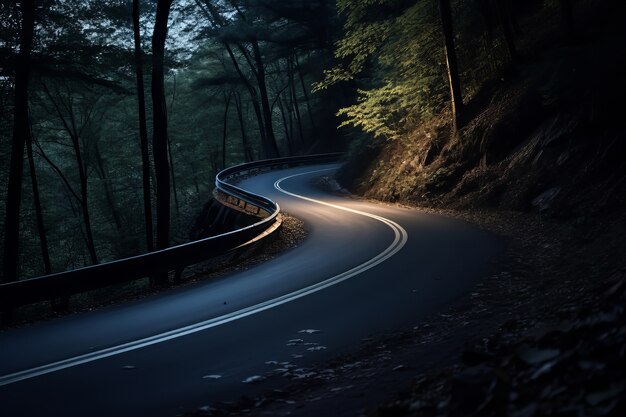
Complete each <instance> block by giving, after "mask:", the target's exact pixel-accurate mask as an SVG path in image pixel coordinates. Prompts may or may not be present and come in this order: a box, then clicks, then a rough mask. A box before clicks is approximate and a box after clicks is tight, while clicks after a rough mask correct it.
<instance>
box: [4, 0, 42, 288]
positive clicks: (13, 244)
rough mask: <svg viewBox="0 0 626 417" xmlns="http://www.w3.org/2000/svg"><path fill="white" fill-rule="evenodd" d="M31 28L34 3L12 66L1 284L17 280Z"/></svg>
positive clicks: (25, 12)
mask: <svg viewBox="0 0 626 417" xmlns="http://www.w3.org/2000/svg"><path fill="white" fill-rule="evenodd" d="M34 28H35V1H34V0H25V1H23V2H22V30H21V32H20V52H19V55H18V56H17V61H16V65H15V108H14V114H13V142H12V147H11V162H10V168H9V184H8V188H7V196H6V212H5V221H4V254H3V255H4V256H3V258H2V282H13V281H17V279H18V268H19V263H18V258H19V253H20V251H19V243H20V242H19V240H20V205H21V202H22V179H23V175H24V172H23V171H24V144H25V143H27V142H28V141H30V122H29V120H28V79H29V70H30V65H29V61H30V52H31V49H32V46H33V32H34Z"/></svg>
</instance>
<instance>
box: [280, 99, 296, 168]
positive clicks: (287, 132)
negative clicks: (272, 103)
mask: <svg viewBox="0 0 626 417" xmlns="http://www.w3.org/2000/svg"><path fill="white" fill-rule="evenodd" d="M278 108H279V110H280V115H281V118H282V120H283V128H284V130H285V141H286V142H287V151H288V152H289V155H290V156H291V155H293V146H292V144H291V131H292V129H291V128H290V126H289V122H287V116H286V115H285V106H284V105H283V100H282V99H281V98H280V96H278Z"/></svg>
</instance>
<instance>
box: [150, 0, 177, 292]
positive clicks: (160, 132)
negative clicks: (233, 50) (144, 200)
mask: <svg viewBox="0 0 626 417" xmlns="http://www.w3.org/2000/svg"><path fill="white" fill-rule="evenodd" d="M172 1H173V0H159V1H158V2H157V10H156V19H155V24H154V32H153V35H152V108H153V124H154V125H153V136H152V151H153V155H154V170H155V172H156V195H157V198H156V200H157V201H156V248H157V249H165V248H167V247H168V246H169V232H170V172H169V159H168V150H167V147H168V146H167V145H168V141H167V106H166V104H165V86H164V69H163V59H164V53H165V39H166V37H167V20H168V17H169V12H170V8H171V6H172ZM166 279H167V277H166V276H165V278H164V277H163V276H161V277H159V278H158V279H156V280H153V281H154V283H155V284H162V283H165V280H166Z"/></svg>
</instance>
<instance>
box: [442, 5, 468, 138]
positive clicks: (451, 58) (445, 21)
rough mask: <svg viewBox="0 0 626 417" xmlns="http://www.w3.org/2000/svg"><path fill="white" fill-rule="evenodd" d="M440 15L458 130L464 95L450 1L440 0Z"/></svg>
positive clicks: (454, 116)
mask: <svg viewBox="0 0 626 417" xmlns="http://www.w3.org/2000/svg"><path fill="white" fill-rule="evenodd" d="M439 13H440V15H441V27H442V31H443V38H444V44H445V53H446V67H447V70H448V82H449V83H450V98H451V101H452V115H453V118H454V123H455V128H456V127H458V126H460V125H461V117H462V114H463V93H462V92H461V80H460V78H459V66H458V62H457V57H456V49H455V46H454V29H453V26H452V10H451V8H450V0H439Z"/></svg>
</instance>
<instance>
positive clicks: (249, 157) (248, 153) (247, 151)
mask: <svg viewBox="0 0 626 417" xmlns="http://www.w3.org/2000/svg"><path fill="white" fill-rule="evenodd" d="M235 108H236V109H237V118H238V119H239V130H240V132H241V145H242V146H243V154H244V158H245V159H246V162H250V161H253V160H254V155H253V154H252V148H251V147H250V145H249V144H248V136H247V134H246V124H245V122H244V119H243V108H242V104H241V96H240V95H239V93H235Z"/></svg>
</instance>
